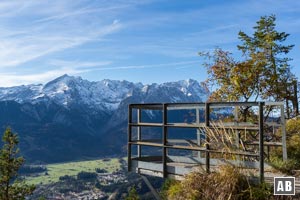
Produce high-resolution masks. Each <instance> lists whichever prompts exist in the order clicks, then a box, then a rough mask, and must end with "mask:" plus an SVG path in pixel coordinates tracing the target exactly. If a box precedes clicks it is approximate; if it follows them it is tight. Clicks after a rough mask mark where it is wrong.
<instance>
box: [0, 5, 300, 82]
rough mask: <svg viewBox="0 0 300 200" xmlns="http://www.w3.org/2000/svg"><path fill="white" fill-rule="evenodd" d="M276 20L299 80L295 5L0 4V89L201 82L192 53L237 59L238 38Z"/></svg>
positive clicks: (299, 27) (299, 21)
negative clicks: (78, 80) (61, 82)
mask: <svg viewBox="0 0 300 200" xmlns="http://www.w3.org/2000/svg"><path fill="white" fill-rule="evenodd" d="M271 14H274V15H276V18H277V20H276V24H277V30H278V31H282V32H283V31H284V32H286V33H289V34H290V36H289V37H288V39H287V41H286V42H285V43H286V44H294V45H295V47H294V49H293V50H292V51H291V52H290V53H289V55H288V56H289V57H290V58H292V59H293V60H292V61H291V62H290V64H291V66H292V71H293V72H294V73H295V74H296V76H297V77H300V66H299V64H300V58H299V55H300V46H299V43H300V38H299V33H300V1H296V0H285V1H283V0H247V1H241V0H228V1H224V0H210V1H207V0H184V1H183V0H76V1H74V0H26V1H24V0H1V1H0V87H8V86H15V85H22V84H37V83H46V82H48V81H50V80H52V79H54V78H56V77H59V76H61V75H63V74H68V75H72V76H81V77H82V78H84V79H87V80H90V81H99V80H102V79H113V80H128V81H132V82H142V83H145V84H148V83H162V82H170V81H178V80H186V79H189V78H192V79H195V80H198V81H204V80H205V79H206V78H207V74H206V70H205V68H204V67H203V63H204V60H203V58H201V57H199V55H198V52H211V51H213V50H214V49H215V48H216V47H220V48H222V49H224V50H227V51H230V52H232V53H233V55H234V56H235V57H237V58H238V57H239V56H240V52H239V51H238V50H237V48H236V46H237V45H238V44H240V41H239V39H238V32H239V31H240V30H242V31H244V32H246V33H247V34H249V35H251V34H252V33H253V28H252V27H253V26H255V24H256V21H258V20H259V19H260V17H261V16H266V15H271Z"/></svg>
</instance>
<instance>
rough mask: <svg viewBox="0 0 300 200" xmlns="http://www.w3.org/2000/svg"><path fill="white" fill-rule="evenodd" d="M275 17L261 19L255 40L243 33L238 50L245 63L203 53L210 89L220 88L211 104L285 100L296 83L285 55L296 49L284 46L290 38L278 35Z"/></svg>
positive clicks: (224, 55)
mask: <svg viewBox="0 0 300 200" xmlns="http://www.w3.org/2000/svg"><path fill="white" fill-rule="evenodd" d="M275 21H276V18H275V16H274V15H271V16H264V17H261V18H260V20H259V21H258V22H257V25H256V26H254V27H253V29H254V33H253V35H252V36H249V35H247V34H246V33H244V32H242V31H240V32H239V39H240V40H241V42H242V44H241V45H238V49H239V50H240V51H242V53H243V60H241V61H236V60H234V59H233V57H232V55H231V53H230V52H226V51H223V50H222V49H219V48H218V49H216V50H215V51H214V53H213V54H209V53H200V56H203V57H204V58H208V59H209V61H210V62H209V63H205V66H206V69H207V72H208V75H209V78H208V79H207V83H208V84H209V85H214V86H217V87H218V88H217V89H216V91H214V92H213V93H212V95H211V97H210V100H223V101H249V100H250V99H251V100H252V101H253V100H254V101H257V100H258V99H268V100H275V101H278V100H283V99H285V98H287V95H286V88H287V86H288V84H289V83H290V82H291V81H292V80H294V79H295V76H294V75H293V74H292V73H291V71H290V66H289V64H288V61H290V59H289V58H287V57H285V54H287V53H289V51H290V50H291V49H292V48H293V45H284V44H283V42H284V41H285V40H286V39H287V37H288V36H289V34H286V33H285V32H278V31H277V30H276V24H275Z"/></svg>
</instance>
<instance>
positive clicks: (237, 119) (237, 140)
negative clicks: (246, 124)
mask: <svg viewBox="0 0 300 200" xmlns="http://www.w3.org/2000/svg"><path fill="white" fill-rule="evenodd" d="M238 121H239V109H238V106H235V107H234V125H235V126H237V124H238ZM235 134H236V138H235V145H236V147H237V149H239V146H240V133H239V130H235Z"/></svg>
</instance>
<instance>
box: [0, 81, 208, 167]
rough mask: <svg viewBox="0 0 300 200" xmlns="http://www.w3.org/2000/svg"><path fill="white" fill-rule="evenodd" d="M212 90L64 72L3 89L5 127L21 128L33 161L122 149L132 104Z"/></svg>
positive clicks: (196, 97)
mask: <svg viewBox="0 0 300 200" xmlns="http://www.w3.org/2000/svg"><path fill="white" fill-rule="evenodd" d="M208 94H209V92H208V91H207V89H206V88H205V87H203V86H202V85H201V83H199V82H197V81H195V80H192V79H189V80H184V81H177V82H169V83H162V84H156V83H153V84H148V85H144V84H142V83H132V82H128V81H116V80H108V79H106V80H102V81H98V82H93V81H88V80H84V79H82V78H80V77H73V76H68V75H63V76H61V77H58V78H56V79H55V80H53V81H50V82H48V83H47V84H44V85H42V84H38V85H25V86H24V85H22V86H15V87H8V88H0V113H1V115H0V127H1V129H2V130H1V131H2V132H3V130H4V129H5V128H6V126H11V127H12V128H13V129H14V130H15V131H16V132H18V134H19V136H20V145H21V150H22V152H23V154H24V155H25V158H27V160H29V161H37V160H39V161H45V162H58V161H66V160H70V159H75V158H82V157H92V156H100V155H109V154H119V153H121V152H122V147H123V146H124V145H125V144H126V127H127V109H128V104H129V103H146V102H149V103H150V102H151V103H154V102H201V101H206V99H207V96H208ZM152 117H153V116H152ZM154 117H155V116H154Z"/></svg>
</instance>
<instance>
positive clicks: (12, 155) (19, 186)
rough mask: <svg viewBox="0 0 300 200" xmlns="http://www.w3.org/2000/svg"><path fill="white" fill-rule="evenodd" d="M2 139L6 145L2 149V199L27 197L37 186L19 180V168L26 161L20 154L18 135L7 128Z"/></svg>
mask: <svg viewBox="0 0 300 200" xmlns="http://www.w3.org/2000/svg"><path fill="white" fill-rule="evenodd" d="M2 141H3V143H4V145H3V146H2V148H1V150H0V199H2V200H17V199H25V196H27V195H30V194H32V192H33V190H34V189H35V186H33V185H26V184H25V183H24V182H23V181H20V180H18V170H19V168H20V167H21V166H22V164H23V163H24V161H25V160H24V158H23V157H19V156H18V154H19V149H18V147H17V145H18V143H19V139H18V136H17V134H15V133H13V132H12V130H11V129H10V128H7V129H6V130H5V132H4V135H3V137H2Z"/></svg>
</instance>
